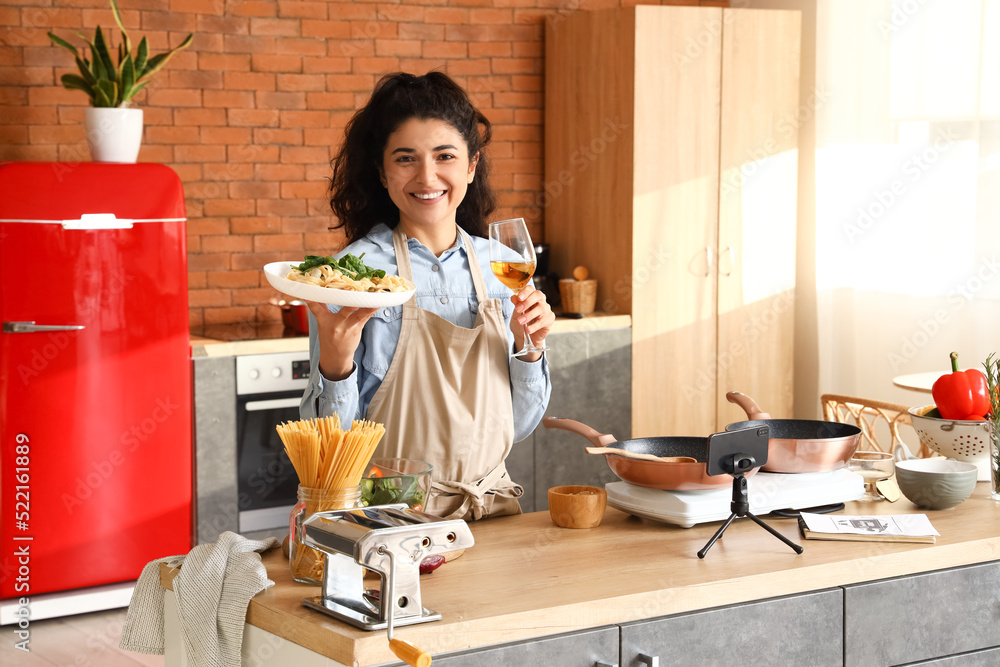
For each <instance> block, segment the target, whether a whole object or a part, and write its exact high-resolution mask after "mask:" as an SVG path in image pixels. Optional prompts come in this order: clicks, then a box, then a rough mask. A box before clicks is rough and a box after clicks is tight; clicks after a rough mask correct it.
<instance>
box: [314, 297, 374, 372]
mask: <svg viewBox="0 0 1000 667" xmlns="http://www.w3.org/2000/svg"><path fill="white" fill-rule="evenodd" d="M306 305H307V306H309V311H310V312H311V313H312V314H313V316H314V317H315V318H316V324H317V325H318V329H317V337H318V340H319V372H320V373H321V374H322V375H323V377H324V378H326V379H327V380H330V381H331V382H337V381H339V380H343V379H345V378H347V377H348V376H350V374H351V371H352V370H354V352H355V351H356V350H357V349H358V345H359V344H360V343H361V331H362V330H363V329H364V328H365V323H366V322H368V320H369V319H371V316H372V315H373V314H375V311H376V310H378V309H377V308H351V307H347V306H344V307H342V308H341V309H340V310H339V311H338V312H336V313H333V312H330V309H329V308H327V306H326V304H325V303H317V302H315V301H307V302H306Z"/></svg>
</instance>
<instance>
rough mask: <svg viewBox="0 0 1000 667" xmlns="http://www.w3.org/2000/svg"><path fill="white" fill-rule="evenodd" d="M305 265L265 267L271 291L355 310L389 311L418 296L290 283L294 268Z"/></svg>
mask: <svg viewBox="0 0 1000 667" xmlns="http://www.w3.org/2000/svg"><path fill="white" fill-rule="evenodd" d="M301 263H302V262H271V263H270V264H267V265H266V266H265V267H264V275H265V276H266V277H267V282H269V283H271V287H273V288H274V289H276V290H278V291H279V292H281V293H282V294H287V295H288V296H293V297H295V298H296V299H304V300H305V301H317V302H319V303H328V304H330V305H333V306H354V307H357V308H389V307H391V306H398V305H399V304H401V303H403V302H404V301H407V300H409V298H410V297H411V296H413V295H414V293H415V292H416V290H415V289H411V290H408V291H406V292H354V291H352V290H344V289H334V288H332V287H320V286H319V285H309V284H307V283H300V282H297V281H295V280H289V279H288V278H286V277H285V276H286V275H288V272H289V271H291V270H292V267H293V266H298V265H299V264H301Z"/></svg>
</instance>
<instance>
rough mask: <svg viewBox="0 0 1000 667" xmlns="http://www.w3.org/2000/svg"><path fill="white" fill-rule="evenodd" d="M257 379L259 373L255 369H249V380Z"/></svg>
mask: <svg viewBox="0 0 1000 667" xmlns="http://www.w3.org/2000/svg"><path fill="white" fill-rule="evenodd" d="M259 377H260V371H259V370H257V369H256V368H251V369H250V379H251V380H256V379H257V378H259Z"/></svg>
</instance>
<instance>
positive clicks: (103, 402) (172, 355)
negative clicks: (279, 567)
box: [0, 162, 192, 599]
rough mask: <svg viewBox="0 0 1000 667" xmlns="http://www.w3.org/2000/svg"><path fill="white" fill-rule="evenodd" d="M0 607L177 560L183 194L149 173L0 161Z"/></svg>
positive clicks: (181, 515)
mask: <svg viewBox="0 0 1000 667" xmlns="http://www.w3.org/2000/svg"><path fill="white" fill-rule="evenodd" d="M0 272H2V280H0V320H2V322H3V331H2V332H0V365H2V366H0V512H2V519H0V533H2V542H3V544H2V553H0V598H2V599H9V598H20V597H29V596H32V595H38V594H42V593H49V592H54V591H67V590H71V589H80V588H83V587H89V586H98V585H101V584H110V583H114V582H123V581H129V580H134V579H136V578H138V576H139V573H140V571H141V570H142V566H143V565H144V564H145V563H146V562H148V561H150V560H152V559H154V558H160V557H163V556H169V555H173V554H181V553H187V552H188V551H189V550H190V548H191V533H192V530H191V524H192V516H191V507H192V503H191V493H192V445H191V443H192V436H191V433H192V427H191V360H190V341H189V336H188V292H187V255H186V247H185V213H184V194H183V190H182V187H181V183H180V180H179V179H178V177H177V175H176V174H175V173H174V172H173V171H172V170H171V169H169V168H168V167H165V166H163V165H156V164H112V163H53V162H25V163H0Z"/></svg>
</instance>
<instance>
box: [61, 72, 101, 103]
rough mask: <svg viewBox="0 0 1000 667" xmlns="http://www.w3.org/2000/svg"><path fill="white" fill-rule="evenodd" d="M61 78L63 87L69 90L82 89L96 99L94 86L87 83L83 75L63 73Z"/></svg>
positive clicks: (88, 95)
mask: <svg viewBox="0 0 1000 667" xmlns="http://www.w3.org/2000/svg"><path fill="white" fill-rule="evenodd" d="M59 80H60V81H62V85H63V88H66V89H67V90H82V91H83V92H85V93H87V97H89V98H90V99H91V100H93V99H94V87H93V86H91V85H90V84H89V83H87V82H86V81H85V80H84V79H83V77H81V76H77V75H76V74H63V75H62V77H60V79H59Z"/></svg>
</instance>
